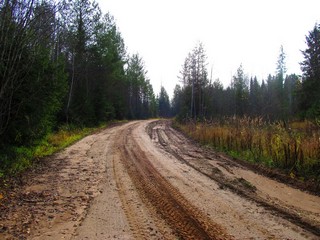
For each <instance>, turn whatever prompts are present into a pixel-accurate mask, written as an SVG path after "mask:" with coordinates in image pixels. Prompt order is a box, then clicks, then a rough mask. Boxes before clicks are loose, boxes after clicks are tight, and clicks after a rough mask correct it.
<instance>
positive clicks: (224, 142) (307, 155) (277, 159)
mask: <svg viewBox="0 0 320 240" xmlns="http://www.w3.org/2000/svg"><path fill="white" fill-rule="evenodd" d="M175 124H176V126H177V127H178V128H179V129H181V130H182V131H183V132H185V133H186V134H187V135H189V136H190V137H191V138H193V139H195V140H196V141H199V142H200V143H201V144H204V145H208V146H211V147H213V148H214V149H216V150H218V151H222V152H225V153H227V154H229V155H231V156H232V157H235V158H240V159H243V160H247V161H250V162H253V163H258V164H263V165H265V166H268V167H271V168H278V169H282V170H284V171H285V172H286V173H287V174H289V175H290V176H291V177H292V178H299V179H300V180H307V179H308V180H313V181H316V182H318V183H319V184H320V126H319V124H317V123H312V122H309V121H304V122H291V123H283V122H276V123H267V122H265V121H263V119H262V118H249V117H244V118H224V119H219V120H213V121H207V122H192V121H189V122H187V123H185V124H181V123H178V122H176V123H175Z"/></svg>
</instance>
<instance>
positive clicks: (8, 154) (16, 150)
mask: <svg viewBox="0 0 320 240" xmlns="http://www.w3.org/2000/svg"><path fill="white" fill-rule="evenodd" d="M103 127H106V125H105V124H104V125H101V126H99V127H97V128H79V127H73V126H68V125H65V126H62V127H60V128H59V130H58V131H56V132H54V133H50V134H48V135H47V136H46V137H44V138H43V139H42V140H41V141H37V142H34V143H33V144H32V145H30V146H6V147H5V148H4V149H3V151H1V152H0V179H1V178H5V177H7V176H13V175H15V174H17V173H20V172H22V171H23V170H25V169H27V168H29V167H31V166H32V165H33V163H34V162H35V161H36V160H38V159H41V158H43V157H46V156H49V155H52V154H53V153H55V152H58V151H60V150H62V149H64V148H65V147H67V146H69V145H71V144H72V143H74V142H76V141H78V140H79V139H81V138H83V137H85V136H87V135H89V134H91V133H93V132H94V131H96V130H97V129H100V128H103Z"/></svg>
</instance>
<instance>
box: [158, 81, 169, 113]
mask: <svg viewBox="0 0 320 240" xmlns="http://www.w3.org/2000/svg"><path fill="white" fill-rule="evenodd" d="M158 115H159V117H170V116H171V106H170V99H169V95H168V93H167V91H166V90H165V88H164V87H161V90H160V94H159V97H158Z"/></svg>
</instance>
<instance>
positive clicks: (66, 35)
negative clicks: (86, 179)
mask: <svg viewBox="0 0 320 240" xmlns="http://www.w3.org/2000/svg"><path fill="white" fill-rule="evenodd" d="M0 43H1V44H0V81H1V82H0V155H1V156H0V166H1V169H3V168H6V166H9V165H11V159H14V158H15V155H17V154H19V152H21V151H22V152H24V151H23V150H21V147H22V146H32V145H36V144H37V143H38V142H39V141H41V139H43V138H45V137H46V136H47V135H48V134H49V133H50V132H52V131H56V130H58V129H59V128H61V126H66V125H67V126H68V128H69V129H70V128H72V127H92V126H97V125H99V124H100V123H102V122H106V121H109V120H112V119H144V118H150V117H155V116H156V112H157V109H156V98H155V94H154V92H153V89H152V86H151V84H150V81H149V79H148V78H147V76H146V69H145V66H144V62H143V59H142V58H141V57H140V56H139V54H133V55H130V56H129V55H128V54H127V52H126V47H125V44H124V40H123V39H122V37H121V33H120V32H119V30H118V28H117V26H116V23H115V21H114V18H113V17H112V16H111V15H110V14H106V15H103V14H102V12H101V10H100V8H99V6H98V5H97V4H96V3H95V2H94V1H90V0H81V1H80V0H72V1H56V2H54V1H49V0H48V1H43V0H41V1H31V0H30V1H25V0H1V3H0ZM24 154H25V153H24ZM0 172H1V171H0Z"/></svg>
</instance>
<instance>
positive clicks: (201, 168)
mask: <svg viewBox="0 0 320 240" xmlns="http://www.w3.org/2000/svg"><path fill="white" fill-rule="evenodd" d="M159 122H160V124H162V125H164V129H163V128H156V129H154V130H152V128H153V126H156V125H157V124H159ZM160 124H159V125H160ZM148 128H151V129H149V130H148V132H152V131H154V132H155V135H156V136H154V138H157V139H158V142H159V144H160V145H161V146H162V148H163V149H164V150H165V151H166V152H168V153H169V154H172V155H173V156H174V157H175V158H176V159H178V160H179V161H181V162H183V163H184V164H187V165H188V166H190V167H191V168H193V169H194V170H196V171H198V172H199V173H201V174H203V175H205V176H206V177H208V178H210V179H212V180H214V181H215V182H217V183H218V184H219V186H220V188H222V189H223V188H226V189H229V190H230V191H232V192H234V193H236V194H237V195H239V196H240V197H243V198H246V199H248V200H250V201H253V202H255V203H257V204H258V205H260V206H262V207H263V208H265V209H266V210H268V211H271V212H274V213H276V214H277V215H278V216H280V217H282V218H283V219H286V220H288V221H290V222H291V223H293V224H295V225H297V226H299V227H302V228H303V229H305V230H307V231H309V232H310V233H312V234H314V235H316V236H319V237H320V228H319V227H318V226H316V225H314V224H313V223H311V222H309V221H308V220H306V219H303V218H301V217H300V216H299V213H295V212H294V211H292V210H289V209H287V208H285V207H282V206H280V205H276V204H275V203H273V204H270V203H269V202H267V201H265V200H264V199H263V198H261V197H259V196H258V195H257V194H255V189H254V186H250V184H249V183H248V182H246V181H245V180H244V179H233V180H232V179H229V178H228V177H226V176H224V175H223V173H222V172H221V171H220V170H219V169H218V168H215V167H213V166H212V165H211V164H208V163H207V162H206V161H199V159H197V160H198V162H197V163H193V162H192V161H191V160H189V159H188V160H187V159H186V158H185V157H184V156H183V154H184V153H187V152H188V150H189V149H185V148H184V147H183V146H182V145H179V144H177V143H176V142H175V141H174V140H173V137H177V138H178V139H179V137H178V136H177V134H176V133H175V132H174V130H172V129H171V128H169V127H168V123H166V122H163V121H158V122H155V123H152V125H150V126H148ZM180 140H181V139H180ZM172 146H174V147H172ZM206 155H208V154H207V153H206V154H204V158H206V159H210V158H211V157H209V156H206ZM188 156H189V157H190V154H189V155H188ZM200 162H201V163H200Z"/></svg>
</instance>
